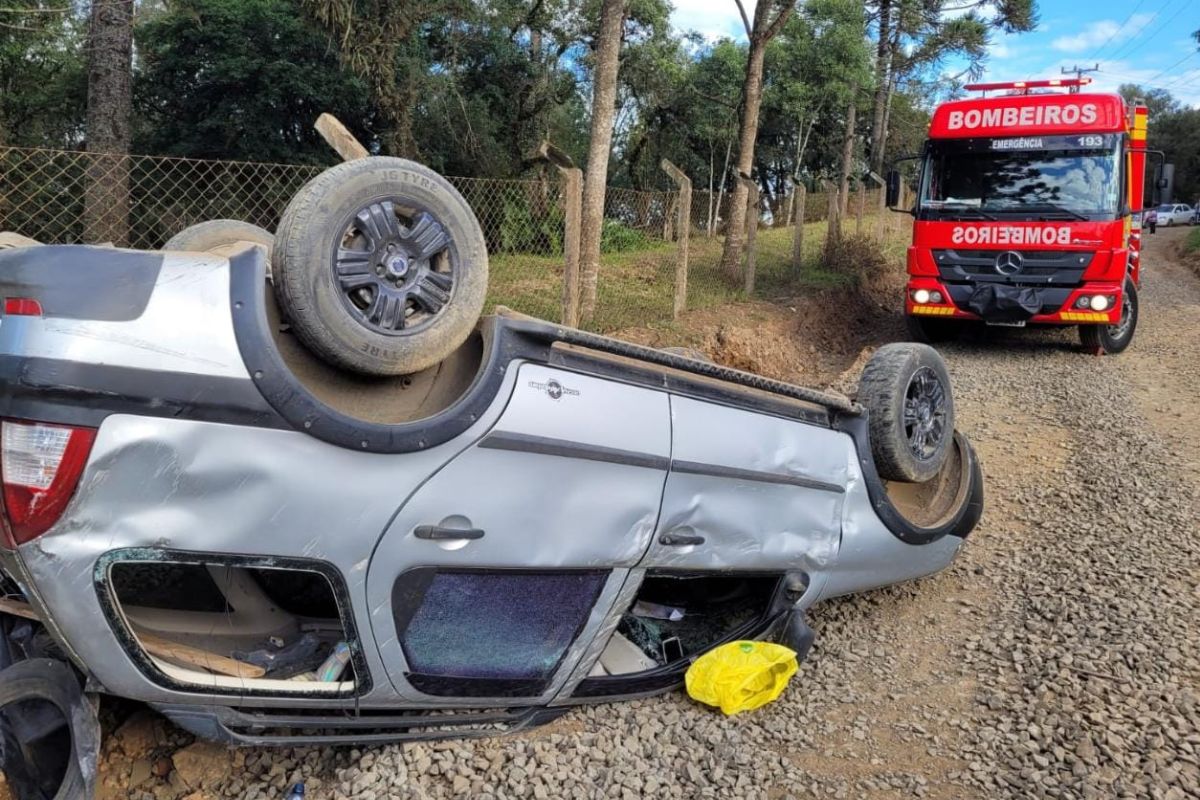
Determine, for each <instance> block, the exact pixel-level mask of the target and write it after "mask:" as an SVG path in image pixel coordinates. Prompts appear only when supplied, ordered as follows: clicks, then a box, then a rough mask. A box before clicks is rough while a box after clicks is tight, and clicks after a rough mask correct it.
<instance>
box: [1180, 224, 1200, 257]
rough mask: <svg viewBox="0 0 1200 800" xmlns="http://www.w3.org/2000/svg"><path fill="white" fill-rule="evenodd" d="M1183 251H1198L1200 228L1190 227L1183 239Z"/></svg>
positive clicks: (1199, 250) (1199, 249) (1199, 248)
mask: <svg viewBox="0 0 1200 800" xmlns="http://www.w3.org/2000/svg"><path fill="white" fill-rule="evenodd" d="M1183 251H1184V252H1185V253H1196V252H1200V228H1192V229H1191V230H1190V231H1188V235H1187V238H1186V239H1184V240H1183Z"/></svg>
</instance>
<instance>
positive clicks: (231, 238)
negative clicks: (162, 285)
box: [162, 219, 275, 257]
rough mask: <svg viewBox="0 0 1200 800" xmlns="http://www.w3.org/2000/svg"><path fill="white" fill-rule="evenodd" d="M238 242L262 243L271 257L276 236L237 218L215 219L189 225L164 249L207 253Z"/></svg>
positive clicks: (171, 239) (165, 245)
mask: <svg viewBox="0 0 1200 800" xmlns="http://www.w3.org/2000/svg"><path fill="white" fill-rule="evenodd" d="M237 242H251V243H253V244H261V245H262V246H263V247H265V248H267V255H268V257H269V256H270V253H271V246H272V245H273V244H274V242H275V237H274V236H272V235H271V234H270V233H268V232H267V231H266V230H263V229H262V228H260V227H258V226H257V225H251V224H250V223H249V222H242V221H241V220H236V219H214V220H209V221H208V222H199V223H197V224H195V225H189V226H188V227H186V228H184V229H183V230H181V231H180V232H179V233H177V234H175V235H174V236H172V237H171V238H170V239H168V240H167V243H166V244H164V245H163V248H162V249H163V250H184V251H188V252H197V253H207V252H209V251H211V250H215V249H217V248H218V247H225V246H227V245H231V244H236V243H237Z"/></svg>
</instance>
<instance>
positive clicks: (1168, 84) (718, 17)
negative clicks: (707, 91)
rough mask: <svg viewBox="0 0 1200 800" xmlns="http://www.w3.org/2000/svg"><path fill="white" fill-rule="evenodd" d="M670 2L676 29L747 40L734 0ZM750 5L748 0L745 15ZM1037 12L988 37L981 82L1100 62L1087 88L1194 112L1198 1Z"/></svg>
mask: <svg viewBox="0 0 1200 800" xmlns="http://www.w3.org/2000/svg"><path fill="white" fill-rule="evenodd" d="M674 3H675V12H674V14H673V16H672V21H673V23H674V25H675V26H676V27H677V28H678V29H680V30H684V31H686V30H696V31H699V32H701V33H703V34H706V35H707V36H709V37H710V38H714V39H715V38H720V37H722V36H730V37H733V38H738V39H743V40H744V39H745V38H746V34H745V30H744V29H743V27H742V21H741V17H740V16H739V14H738V11H737V5H736V3H734V0H674ZM753 6H754V0H747V2H746V10H747V13H750V14H753ZM1038 7H1039V9H1040V18H1041V21H1040V23H1039V24H1038V27H1037V30H1035V31H1033V32H1031V33H1023V34H1012V35H1004V34H999V33H997V34H995V35H994V37H993V41H992V44H991V47H990V50H989V55H988V62H987V67H986V72H985V75H984V77H983V80H985V81H1009V80H1014V81H1015V80H1021V79H1028V78H1051V77H1057V76H1058V75H1059V71H1060V69H1061V68H1063V67H1067V68H1071V67H1074V66H1076V65H1078V66H1081V67H1093V66H1095V65H1096V63H1097V62H1099V64H1100V71H1099V72H1095V73H1091V75H1090V77H1091V78H1092V79H1093V80H1094V81H1095V83H1094V84H1093V85H1092V88H1094V89H1098V90H1100V91H1106V90H1111V89H1115V88H1116V87H1117V86H1119V85H1120V84H1122V83H1139V84H1141V85H1143V86H1153V87H1157V88H1165V89H1167V90H1168V91H1170V92H1171V93H1172V94H1173V95H1174V96H1175V97H1176V98H1178V99H1179V100H1180V101H1182V102H1183V103H1185V104H1187V105H1191V106H1200V50H1198V49H1197V43H1196V40H1195V39H1193V38H1192V36H1191V33H1192V32H1193V31H1195V30H1200V0H1038ZM955 66H956V65H953V64H952V65H949V67H950V68H951V69H954V68H955ZM960 68H961V67H960Z"/></svg>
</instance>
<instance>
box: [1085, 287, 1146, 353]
mask: <svg viewBox="0 0 1200 800" xmlns="http://www.w3.org/2000/svg"><path fill="white" fill-rule="evenodd" d="M1137 323H1138V293H1137V287H1136V286H1134V285H1133V281H1131V280H1128V279H1126V281H1125V292H1124V297H1123V299H1122V301H1121V319H1120V321H1119V322H1118V323H1117V324H1116V325H1080V326H1079V340H1080V341H1081V342H1083V349H1084V350H1087V351H1088V352H1089V353H1092V354H1093V355H1098V356H1103V355H1116V354H1117V353H1121V352H1124V350H1125V348H1127V347H1129V343H1130V342H1132V341H1133V334H1134V333H1135V332H1136V331H1137Z"/></svg>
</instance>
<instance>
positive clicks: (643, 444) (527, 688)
mask: <svg viewBox="0 0 1200 800" xmlns="http://www.w3.org/2000/svg"><path fill="white" fill-rule="evenodd" d="M512 368H517V369H519V373H518V374H517V376H516V382H515V388H514V390H513V394H512V397H511V399H510V401H509V403H508V406H507V407H506V408H505V410H504V412H503V414H502V415H501V416H500V418H499V419H498V421H497V423H496V424H495V426H494V427H493V428H492V429H491V430H490V431H489V432H488V433H487V434H486V435H485V436H483V438H482V439H480V440H479V441H477V442H476V443H474V444H473V445H472V446H470V447H468V448H467V449H466V450H464V451H463V452H462V453H461V454H459V455H458V456H457V457H456V458H454V459H453V460H452V461H450V463H449V464H447V465H446V466H445V467H444V468H442V469H441V470H440V471H439V472H438V473H437V474H435V475H433V476H432V477H430V478H429V479H428V480H427V481H426V482H425V484H424V485H423V486H421V487H420V488H419V489H418V490H417V491H416V492H414V493H413V494H412V496H411V497H409V498H408V499H407V501H406V502H404V504H403V505H402V506H401V507H400V509H399V511H398V513H397V514H396V517H395V519H394V520H393V522H392V523H391V525H390V526H389V527H388V529H387V530H386V531H385V532H384V534H383V536H382V538H381V539H380V541H379V544H378V546H377V548H376V551H375V554H374V556H373V558H372V560H371V564H370V568H369V572H368V576H367V593H368V601H369V603H370V608H371V609H372V612H371V621H372V626H373V629H374V633H375V637H376V641H377V643H378V646H379V651H380V656H381V658H382V660H383V663H384V664H386V665H387V670H388V674H389V677H390V678H391V681H392V684H393V686H394V687H395V689H396V691H397V692H398V693H399V694H401V695H402V696H404V697H406V698H408V699H410V700H413V701H418V702H423V703H429V704H433V703H436V704H439V705H453V704H456V703H458V704H465V703H471V704H474V705H479V704H481V703H482V704H486V703H489V702H496V703H503V704H511V703H512V702H514V698H517V699H520V700H521V701H522V702H530V703H536V702H539V701H546V700H548V699H549V698H551V697H552V696H553V695H554V694H555V692H556V691H557V690H558V688H559V686H560V685H561V683H562V681H565V680H566V677H567V676H568V675H569V673H570V670H571V668H572V667H573V666H574V664H575V663H576V661H577V660H578V657H579V655H580V653H581V652H582V649H583V648H585V647H586V645H587V643H588V642H589V641H590V639H591V637H592V636H594V634H595V632H596V631H597V630H598V628H599V626H600V623H601V622H602V621H603V619H604V616H605V614H606V613H607V612H608V610H609V609H610V607H611V605H612V603H613V600H614V598H615V597H616V595H617V592H618V591H619V590H620V589H621V586H622V585H623V583H624V581H625V578H626V577H627V575H628V572H629V569H630V568H632V567H634V566H635V565H636V564H637V563H638V562H639V561H640V560H641V559H642V557H643V556H644V554H645V552H646V549H647V547H648V545H649V542H650V537H651V535H652V533H653V531H654V526H655V521H656V520H657V517H658V514H659V508H660V503H661V499H662V489H663V483H664V481H665V479H666V474H667V465H668V464H669V460H670V447H671V443H670V439H671V429H670V408H669V403H668V399H667V395H666V393H664V392H659V391H654V390H650V389H645V388H640V387H635V386H629V385H625V384H620V383H616V382H612V381H607V380H604V379H601V378H597V377H591V376H587V375H582V374H577V373H572V372H568V371H564V370H559V369H553V368H549V367H546V366H543V365H539V364H531V363H525V364H521V365H519V367H518V366H517V365H515V364H514V365H513V367H512Z"/></svg>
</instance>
